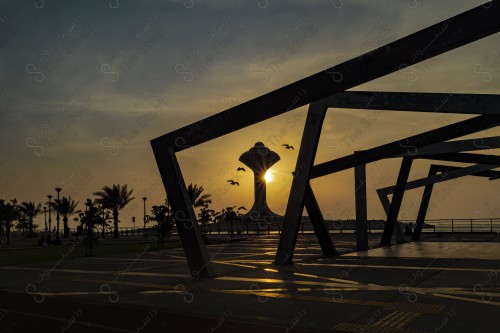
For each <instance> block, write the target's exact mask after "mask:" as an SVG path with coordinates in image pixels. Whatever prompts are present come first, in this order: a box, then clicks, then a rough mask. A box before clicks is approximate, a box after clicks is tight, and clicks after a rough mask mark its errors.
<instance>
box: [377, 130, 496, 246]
mask: <svg viewBox="0 0 500 333" xmlns="http://www.w3.org/2000/svg"><path fill="white" fill-rule="evenodd" d="M496 138H498V137H495V138H492V139H496ZM470 141H472V140H464V141H463V142H462V143H469V142H470ZM494 143H495V144H494V145H493V146H491V148H499V145H498V144H497V142H494ZM454 146H455V147H454V150H455V149H459V147H460V145H459V144H454ZM442 147H443V148H444V147H445V146H442ZM477 148H478V147H476V148H475V149H477ZM471 149H474V148H472V147H471ZM481 149H484V148H481ZM434 150H435V149H434ZM419 155H420V156H419ZM425 156H428V157H429V158H430V159H434V160H440V159H441V158H440V156H443V159H444V160H446V161H452V162H464V161H465V162H477V161H481V163H488V164H475V165H471V166H468V167H463V168H461V167H453V166H443V165H435V164H432V165H431V166H430V168H429V174H428V176H427V177H426V178H421V179H417V180H413V181H410V182H404V183H400V184H396V185H394V186H389V187H385V188H381V189H378V190H377V194H378V197H379V199H380V202H381V204H382V206H383V207H384V210H385V212H386V214H388V213H389V211H391V209H392V210H394V214H396V219H397V216H398V215H399V210H400V207H401V206H400V203H398V202H396V205H398V206H395V207H393V202H391V201H389V198H388V196H389V195H390V194H393V199H394V198H395V197H396V196H398V197H397V199H398V200H402V198H403V195H404V192H405V191H406V190H411V189H415V188H419V187H422V186H425V189H424V194H423V196H422V200H421V203H420V208H419V211H418V216H417V227H416V232H415V234H414V236H413V237H412V239H413V240H418V239H420V234H421V231H422V227H423V224H424V220H425V216H426V214H427V209H428V207H429V202H430V197H431V194H432V190H433V186H434V184H435V183H439V182H444V181H448V180H452V179H456V178H460V177H464V176H469V175H472V176H479V177H488V178H490V180H495V179H498V178H499V177H500V172H498V171H492V169H495V168H498V167H499V166H500V164H499V163H500V156H494V155H481V154H457V153H455V154H450V153H446V150H444V153H443V154H439V153H437V154H433V155H425V154H417V155H416V156H415V157H412V159H413V158H423V157H425ZM464 156H465V158H464ZM401 170H403V165H402V167H401ZM401 170H400V174H401V173H402V172H403V173H405V174H406V172H408V173H409V171H410V170H409V168H408V169H407V171H406V169H405V171H401ZM439 172H440V174H438V173H439ZM388 220H389V217H388ZM394 221H396V220H394ZM395 223H396V222H395ZM386 232H388V230H387V224H386V228H385V229H384V234H383V236H382V240H381V243H382V245H386V244H383V242H384V240H385V241H387V237H388V235H387V234H386ZM384 236H385V238H384Z"/></svg>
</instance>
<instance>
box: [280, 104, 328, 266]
mask: <svg viewBox="0 0 500 333" xmlns="http://www.w3.org/2000/svg"><path fill="white" fill-rule="evenodd" d="M325 114H326V108H325V106H324V105H323V104H321V103H313V104H310V105H309V111H308V113H307V117H306V122H305V125H304V132H303V133H304V134H303V135H302V141H301V143H300V149H299V156H298V157H297V165H296V167H295V172H294V175H293V181H292V187H291V189H290V195H289V197H288V203H287V206H286V211H285V216H284V217H283V230H282V232H281V235H280V240H279V243H278V250H277V251H276V257H275V259H274V263H275V265H277V266H278V267H280V266H283V265H288V264H291V263H292V259H293V253H294V250H295V244H296V242H297V235H298V232H299V227H300V220H301V218H302V212H303V210H304V199H305V193H306V189H307V186H308V184H309V179H310V174H311V169H312V166H313V164H314V157H315V156H316V150H317V149H318V142H319V137H320V135H321V127H322V125H323V120H324V119H325Z"/></svg>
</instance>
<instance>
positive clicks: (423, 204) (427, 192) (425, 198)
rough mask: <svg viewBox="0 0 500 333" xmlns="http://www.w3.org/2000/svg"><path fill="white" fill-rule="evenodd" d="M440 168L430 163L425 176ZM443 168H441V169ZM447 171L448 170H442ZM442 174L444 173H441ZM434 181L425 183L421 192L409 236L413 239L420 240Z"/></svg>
mask: <svg viewBox="0 0 500 333" xmlns="http://www.w3.org/2000/svg"><path fill="white" fill-rule="evenodd" d="M440 169H441V168H437V167H436V166H435V165H431V167H430V168H429V174H428V176H427V178H430V177H433V176H435V175H436V174H437V173H438V172H439V171H440ZM441 170H443V169H441ZM443 171H444V172H447V171H449V170H443ZM443 176H444V174H443ZM434 184H435V183H430V184H427V185H426V186H425V188H424V193H423V194H422V200H420V207H419V208H418V214H417V221H416V224H417V225H416V226H415V229H414V230H413V234H412V236H411V238H412V239H413V240H420V234H421V233H422V228H423V227H424V222H425V217H426V216H427V210H428V209H429V203H430V202H431V196H432V190H433V189H434Z"/></svg>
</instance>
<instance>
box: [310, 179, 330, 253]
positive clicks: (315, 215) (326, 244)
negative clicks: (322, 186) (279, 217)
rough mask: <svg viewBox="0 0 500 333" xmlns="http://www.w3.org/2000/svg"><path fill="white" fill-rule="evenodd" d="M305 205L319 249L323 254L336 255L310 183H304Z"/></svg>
mask: <svg viewBox="0 0 500 333" xmlns="http://www.w3.org/2000/svg"><path fill="white" fill-rule="evenodd" d="M305 206H306V209H307V214H308V215H309V219H310V221H311V224H312V226H313V229H314V233H315V234H316V237H317V238H318V241H319V245H320V246H321V251H322V252H323V255H324V256H328V257H331V256H336V255H338V253H337V250H336V249H335V245H334V244H333V242H332V238H331V237H330V232H329V231H328V227H327V226H326V224H325V220H324V218H323V214H321V209H320V208H319V205H318V201H317V200H316V197H315V196H314V192H313V190H312V188H311V184H309V183H308V184H307V185H306V190H305Z"/></svg>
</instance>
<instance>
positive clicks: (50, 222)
mask: <svg viewBox="0 0 500 333" xmlns="http://www.w3.org/2000/svg"><path fill="white" fill-rule="evenodd" d="M47 198H49V239H50V236H51V234H52V215H51V214H52V211H51V209H50V208H51V207H52V195H51V194H49V195H48V196H47Z"/></svg>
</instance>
